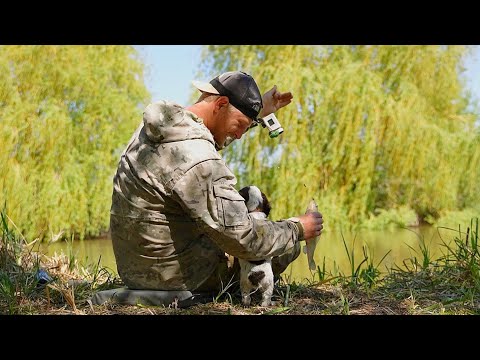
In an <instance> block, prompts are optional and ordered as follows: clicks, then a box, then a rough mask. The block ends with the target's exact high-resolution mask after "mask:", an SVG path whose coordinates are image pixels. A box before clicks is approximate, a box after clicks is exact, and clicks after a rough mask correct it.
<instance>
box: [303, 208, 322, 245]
mask: <svg viewBox="0 0 480 360" xmlns="http://www.w3.org/2000/svg"><path fill="white" fill-rule="evenodd" d="M297 217H298V219H300V222H301V223H302V225H303V237H304V239H305V240H309V239H312V238H314V237H316V236H320V234H321V233H322V230H323V217H322V214H320V213H319V212H310V213H307V214H304V215H300V216H297Z"/></svg>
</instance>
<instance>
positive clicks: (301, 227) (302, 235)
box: [287, 217, 305, 241]
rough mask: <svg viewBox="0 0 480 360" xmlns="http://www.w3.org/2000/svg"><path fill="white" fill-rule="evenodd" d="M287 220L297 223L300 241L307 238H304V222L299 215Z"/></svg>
mask: <svg viewBox="0 0 480 360" xmlns="http://www.w3.org/2000/svg"><path fill="white" fill-rule="evenodd" d="M287 220H290V221H291V222H293V223H294V224H295V226H296V227H297V230H298V241H300V240H305V239H304V229H303V225H302V222H301V221H300V219H299V218H297V217H292V218H289V219H287Z"/></svg>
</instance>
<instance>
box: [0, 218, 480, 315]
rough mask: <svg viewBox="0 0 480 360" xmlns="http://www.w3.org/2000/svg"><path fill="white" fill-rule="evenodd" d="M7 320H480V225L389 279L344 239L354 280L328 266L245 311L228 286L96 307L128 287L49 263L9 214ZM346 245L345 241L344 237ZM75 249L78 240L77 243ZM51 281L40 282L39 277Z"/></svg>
mask: <svg viewBox="0 0 480 360" xmlns="http://www.w3.org/2000/svg"><path fill="white" fill-rule="evenodd" d="M0 216H1V218H0V220H1V241H0V313H1V314H145V315H153V314H165V315H168V314H175V315H180V314H185V315H188V314H196V315H200V314H209V315H220V314H221V315H242V314H252V315H253V314H264V315H330V314H334V315H353V314H370V315H373V314H480V295H479V294H480V249H479V241H478V240H479V233H478V230H479V224H478V218H477V219H472V221H471V222H470V224H469V226H467V227H466V229H465V230H462V229H461V228H460V227H459V228H458V229H449V230H451V234H452V237H453V239H450V240H453V241H446V240H445V241H444V240H443V239H442V250H443V251H442V254H441V256H439V257H438V258H432V256H431V252H430V250H429V247H428V245H427V244H426V243H425V241H424V240H423V238H419V250H416V249H414V248H412V256H411V258H409V259H405V260H403V262H402V264H403V266H402V267H400V266H398V265H394V266H392V267H391V268H390V269H388V270H387V273H386V274H384V273H381V272H380V270H379V268H380V264H381V263H382V262H383V260H384V259H385V257H386V256H387V254H388V252H387V253H386V254H384V256H383V257H382V258H381V260H380V261H379V262H378V263H374V262H373V258H374V257H373V254H372V253H371V251H370V249H369V248H368V246H365V245H364V246H363V247H362V252H361V253H360V256H359V254H358V253H355V252H354V250H353V249H354V244H355V241H356V239H355V238H354V239H353V244H352V246H350V247H349V246H348V245H347V241H346V240H345V239H343V242H344V247H345V252H346V255H347V257H348V259H349V263H350V267H349V269H350V270H349V272H348V273H346V274H344V273H342V272H339V271H338V270H335V269H334V270H335V271H334V272H333V273H331V272H329V271H328V269H327V268H326V266H325V258H324V259H323V264H321V266H320V265H319V266H317V270H315V271H313V272H312V278H311V279H306V281H305V282H302V283H296V282H295V281H291V280H290V279H289V278H288V276H284V277H283V278H282V279H280V281H279V282H278V283H277V285H276V288H275V292H274V295H273V297H272V300H273V301H274V302H275V304H276V305H274V306H271V307H261V306H251V307H244V306H243V305H242V304H241V296H240V294H239V292H238V291H237V292H232V291H233V290H232V289H233V288H234V287H232V283H231V282H229V283H227V284H225V285H224V287H223V288H222V291H221V292H219V294H218V295H217V296H216V297H214V298H213V299H212V302H211V303H207V304H199V305H195V306H192V307H189V308H186V309H179V308H176V307H175V306H170V307H163V306H142V305H140V304H139V305H138V306H129V305H119V304H114V303H106V304H104V305H98V306H96V305H93V304H92V303H91V302H90V301H89V298H90V297H91V296H92V295H93V294H94V293H95V292H96V291H99V290H105V289H111V288H116V287H121V286H123V285H122V282H121V280H120V279H119V278H118V277H116V275H115V274H114V273H113V272H111V271H110V270H109V269H107V268H103V267H101V266H100V259H98V262H96V263H95V264H93V265H90V266H86V267H84V266H80V265H79V262H78V260H77V259H76V257H75V255H74V254H73V252H72V251H69V254H67V255H65V254H60V255H58V254H54V255H53V256H51V257H47V256H45V255H44V254H41V253H39V252H38V251H34V248H35V241H33V242H31V243H30V244H29V243H28V242H27V241H26V239H24V238H23V237H22V236H21V235H19V234H18V232H16V227H15V225H14V224H13V222H12V221H11V220H10V219H9V217H8V216H7V214H6V213H5V211H2V212H1V213H0ZM342 238H343V235H342ZM72 241H73V239H72ZM41 270H44V271H45V272H46V273H48V275H49V276H50V278H49V279H48V280H44V281H39V271H41Z"/></svg>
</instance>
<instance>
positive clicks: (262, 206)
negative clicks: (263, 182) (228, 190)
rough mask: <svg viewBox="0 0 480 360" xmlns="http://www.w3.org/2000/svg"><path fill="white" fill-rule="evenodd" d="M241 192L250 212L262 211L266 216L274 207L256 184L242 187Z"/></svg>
mask: <svg viewBox="0 0 480 360" xmlns="http://www.w3.org/2000/svg"><path fill="white" fill-rule="evenodd" d="M239 193H240V195H242V197H243V198H244V199H245V204H246V205H247V209H248V211H249V212H253V211H261V212H264V213H265V215H266V216H268V214H270V210H271V209H272V208H271V206H270V202H269V201H268V199H267V196H266V195H265V194H264V193H263V192H261V191H260V189H259V188H258V187H256V186H255V185H250V186H245V187H244V188H242V189H240V191H239Z"/></svg>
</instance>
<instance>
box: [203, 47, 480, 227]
mask: <svg viewBox="0 0 480 360" xmlns="http://www.w3.org/2000/svg"><path fill="white" fill-rule="evenodd" d="M203 50H204V51H203V62H202V64H201V66H200V69H201V70H202V71H203V72H202V74H203V75H204V76H205V78H206V79H207V78H209V77H211V76H213V75H216V74H218V73H220V72H222V71H226V70H244V71H247V72H249V73H251V74H252V75H253V76H254V77H255V79H256V80H257V82H258V84H259V86H260V88H261V90H262V92H265V91H267V90H269V89H270V88H271V87H272V86H273V85H274V84H276V85H277V86H278V88H279V89H280V90H281V91H292V92H293V94H294V104H293V105H289V106H287V107H285V108H284V109H281V110H280V111H279V112H278V114H277V115H278V116H277V117H278V118H279V119H280V122H281V124H282V125H283V127H284V129H285V132H284V133H283V134H282V135H281V136H280V137H279V138H276V139H270V138H269V137H268V135H266V131H265V130H263V129H261V128H256V129H255V130H253V131H251V132H250V133H247V134H246V135H245V137H244V138H243V139H242V140H241V141H238V142H235V143H233V144H232V145H231V147H230V148H227V149H226V150H225V158H226V161H227V163H228V164H229V165H230V166H231V167H232V168H233V169H234V171H235V173H236V175H237V176H238V179H239V185H240V186H243V185H247V184H252V183H253V184H256V185H258V186H260V187H261V188H262V189H264V190H265V191H266V192H267V193H268V194H269V196H271V198H272V200H273V201H272V203H273V204H274V208H273V212H272V214H273V216H276V217H285V216H292V215H295V214H300V213H301V212H302V210H303V209H304V207H305V204H306V203H307V202H308V199H310V198H311V197H312V196H313V197H314V198H315V199H318V202H319V208H321V209H322V212H323V213H324V215H325V218H326V219H329V224H330V225H332V224H334V223H335V224H337V225H343V226H345V225H348V224H350V225H352V224H359V223H361V222H362V221H364V220H366V219H368V218H370V216H371V215H372V214H377V213H378V212H379V211H380V209H384V210H389V209H396V208H399V207H401V206H406V207H408V208H410V209H413V210H414V211H415V212H416V213H417V214H418V216H419V217H420V218H437V217H438V216H440V215H441V214H442V213H443V212H445V211H449V210H457V209H463V208H467V207H477V208H478V206H479V204H480V193H479V191H478V179H479V178H480V158H479V151H480V150H479V148H480V147H479V146H478V145H479V135H478V127H477V128H475V114H473V113H472V112H471V111H470V112H469V111H467V105H468V102H467V100H466V99H465V97H464V95H463V84H462V83H461V81H460V79H459V71H460V69H461V68H460V66H461V63H462V60H463V58H464V55H465V54H466V51H467V49H466V48H465V47H464V46H259V45H252V46H208V47H205V48H204V49H203ZM477 116H478V115H477ZM263 131H265V132H263Z"/></svg>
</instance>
